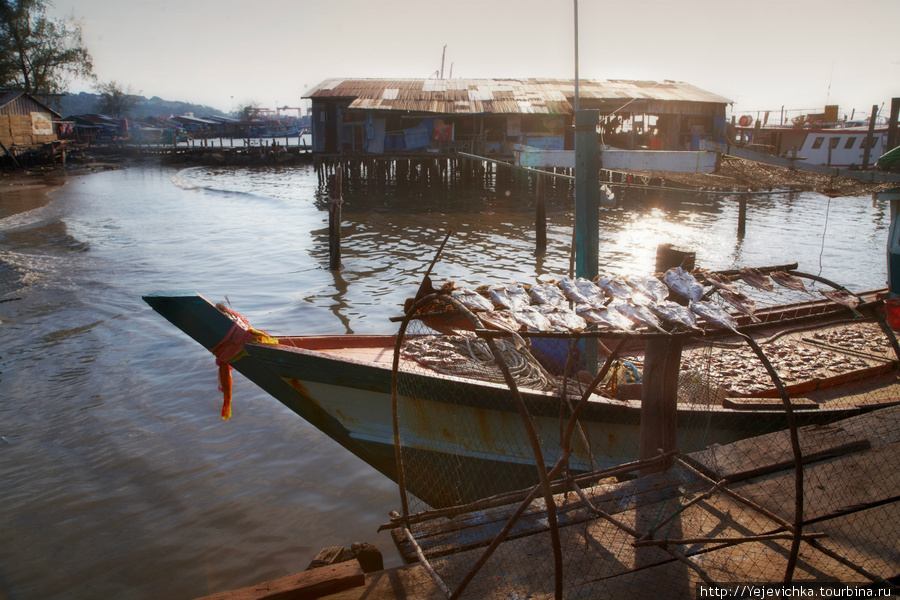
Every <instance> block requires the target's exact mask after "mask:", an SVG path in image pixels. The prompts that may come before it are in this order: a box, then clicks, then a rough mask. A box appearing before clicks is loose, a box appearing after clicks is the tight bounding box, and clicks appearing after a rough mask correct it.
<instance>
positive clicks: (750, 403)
mask: <svg viewBox="0 0 900 600" xmlns="http://www.w3.org/2000/svg"><path fill="white" fill-rule="evenodd" d="M722 406H723V407H724V408H730V409H732V410H784V402H782V400H781V399H780V398H753V397H735V398H724V399H722ZM791 408H792V409H794V410H817V409H818V408H819V403H818V402H816V401H815V400H811V399H810V398H791Z"/></svg>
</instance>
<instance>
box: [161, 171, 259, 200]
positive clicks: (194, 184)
mask: <svg viewBox="0 0 900 600" xmlns="http://www.w3.org/2000/svg"><path fill="white" fill-rule="evenodd" d="M205 172H206V170H205V168H204V167H190V168H187V169H182V170H181V171H178V172H177V173H175V174H174V175H172V183H173V184H174V185H175V187H177V188H180V189H183V190H199V191H201V192H206V193H208V194H216V195H219V196H227V197H246V198H261V199H269V196H266V195H261V194H257V193H254V192H246V191H243V190H234V189H227V188H222V187H214V186H212V185H211V184H210V183H207V182H200V181H197V179H200V178H199V177H196V175H197V174H200V173H205Z"/></svg>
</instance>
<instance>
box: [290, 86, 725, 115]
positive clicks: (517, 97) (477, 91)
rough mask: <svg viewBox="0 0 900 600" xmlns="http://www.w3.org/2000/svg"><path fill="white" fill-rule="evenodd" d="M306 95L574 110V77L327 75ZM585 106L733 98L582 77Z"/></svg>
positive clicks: (451, 107) (376, 104)
mask: <svg viewBox="0 0 900 600" xmlns="http://www.w3.org/2000/svg"><path fill="white" fill-rule="evenodd" d="M303 97H304V98H311V99H325V98H329V99H336V98H343V99H349V100H351V103H350V108H358V109H366V110H404V111H411V112H434V113H443V114H452V113H480V112H489V113H509V114H522V113H540V114H571V113H572V111H573V106H572V103H573V100H574V97H575V82H574V80H572V79H326V80H325V81H323V82H322V83H320V84H319V85H317V86H315V87H313V88H312V89H311V90H309V91H308V92H307V93H306V94H304V95H303ZM578 97H579V101H580V103H581V104H582V105H583V106H584V107H585V108H591V107H599V106H600V105H603V106H607V105H609V103H610V102H616V103H618V102H621V103H623V104H624V103H626V102H630V101H639V100H648V101H663V102H665V101H677V102H698V103H707V104H730V103H731V100H728V99H727V98H723V97H722V96H719V95H717V94H713V93H711V92H707V91H704V90H701V89H700V88H697V87H695V86H693V85H690V84H688V83H682V82H677V81H631V80H623V79H614V80H608V81H601V80H579V82H578Z"/></svg>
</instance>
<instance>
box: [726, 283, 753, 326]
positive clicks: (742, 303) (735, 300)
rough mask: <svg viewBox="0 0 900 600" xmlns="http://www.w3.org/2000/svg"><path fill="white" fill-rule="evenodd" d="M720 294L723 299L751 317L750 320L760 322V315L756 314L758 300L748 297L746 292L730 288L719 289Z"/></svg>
mask: <svg viewBox="0 0 900 600" xmlns="http://www.w3.org/2000/svg"><path fill="white" fill-rule="evenodd" d="M719 296H721V297H722V299H723V300H725V301H726V302H728V304H730V305H732V306H733V307H735V308H736V309H738V311H739V312H741V313H743V314H745V315H747V316H748V317H750V320H751V321H753V322H754V323H759V317H757V316H756V314H755V313H756V302H754V301H753V300H751V299H750V298H748V297H747V296H746V295H745V294H742V293H741V292H730V291H728V290H719Z"/></svg>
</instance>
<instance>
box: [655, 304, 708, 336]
mask: <svg viewBox="0 0 900 600" xmlns="http://www.w3.org/2000/svg"><path fill="white" fill-rule="evenodd" d="M648 308H649V309H650V310H651V311H653V313H654V314H655V315H656V316H657V317H659V318H660V319H662V320H663V321H666V322H667V323H671V324H672V325H681V326H682V327H685V328H687V329H693V330H696V331H699V330H700V328H699V327H697V318H696V317H695V316H694V313H692V312H691V311H690V309H689V308H687V307H686V306H682V305H680V304H678V303H677V302H672V301H671V300H665V301H663V302H657V303H655V304H651V305H650V306H648Z"/></svg>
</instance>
